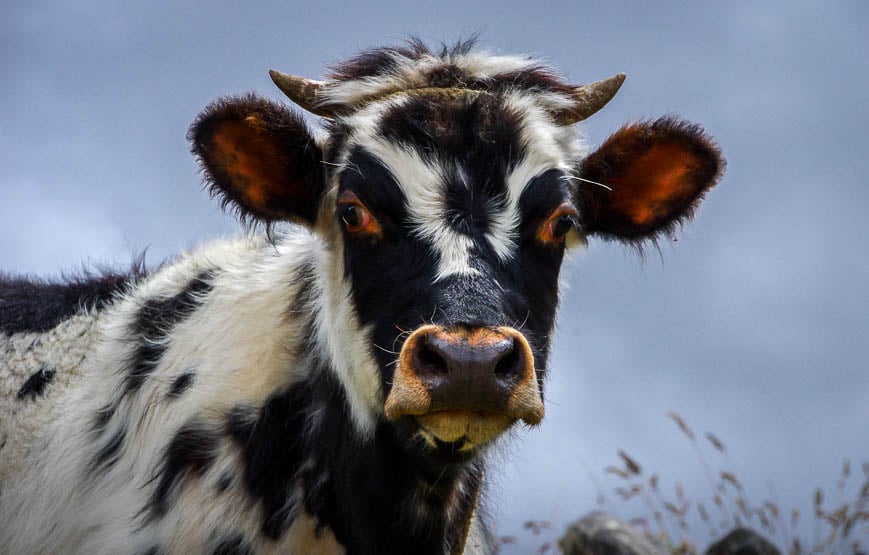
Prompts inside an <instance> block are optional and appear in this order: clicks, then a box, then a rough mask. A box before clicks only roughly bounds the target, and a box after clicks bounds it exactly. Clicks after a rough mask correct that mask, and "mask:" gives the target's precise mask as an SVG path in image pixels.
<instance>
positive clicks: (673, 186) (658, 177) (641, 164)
mask: <svg viewBox="0 0 869 555" xmlns="http://www.w3.org/2000/svg"><path fill="white" fill-rule="evenodd" d="M697 168H698V162H697V159H696V157H694V156H692V155H691V153H690V152H688V151H687V150H686V149H685V147H684V146H683V145H676V144H672V143H670V144H661V145H656V146H653V147H652V148H651V149H649V151H648V152H646V153H645V154H643V155H642V156H640V157H639V158H638V159H637V160H636V161H635V163H633V164H631V165H630V166H628V171H627V172H626V173H625V174H624V175H622V176H619V177H615V176H614V177H611V178H610V185H611V186H612V189H613V191H612V193H610V195H609V196H610V209H611V210H614V211H615V212H619V213H622V214H624V215H625V216H626V217H627V218H628V219H630V220H631V222H632V223H633V224H634V225H637V226H639V227H647V226H649V224H653V223H657V222H658V221H660V220H663V219H666V218H669V217H670V215H671V214H673V213H674V212H678V211H679V210H680V209H681V208H682V207H683V206H685V205H687V204H688V203H690V202H691V201H692V200H693V199H694V197H695V196H696V193H697V191H696V187H695V186H694V184H693V183H692V180H691V179H690V176H691V174H692V173H693V172H694V171H696V170H697Z"/></svg>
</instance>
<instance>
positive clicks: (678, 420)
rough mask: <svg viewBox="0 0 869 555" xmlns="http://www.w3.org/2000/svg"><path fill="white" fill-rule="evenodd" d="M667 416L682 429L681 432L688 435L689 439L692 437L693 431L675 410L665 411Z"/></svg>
mask: <svg viewBox="0 0 869 555" xmlns="http://www.w3.org/2000/svg"><path fill="white" fill-rule="evenodd" d="M667 416H669V417H670V419H671V420H673V422H675V423H676V425H677V426H679V429H680V430H682V433H683V434H685V435H686V436H688V438H689V439H692V440H693V439H694V431H693V430H691V428H689V427H688V424H686V423H685V420H684V419H683V418H682V417H681V416H679V415H678V414H677V413H676V412H674V411H672V410H671V411H670V412H668V413H667Z"/></svg>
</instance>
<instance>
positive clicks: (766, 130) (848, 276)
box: [0, 0, 869, 553]
mask: <svg viewBox="0 0 869 555" xmlns="http://www.w3.org/2000/svg"><path fill="white" fill-rule="evenodd" d="M867 29H869V4H867V3H865V2H859V1H854V2H837V3H832V2H827V3H818V2H797V1H794V2H780V3H777V5H769V4H765V3H759V2H717V3H714V4H713V3H709V4H707V5H705V6H701V5H700V3H699V2H698V3H682V2H669V1H658V2H645V3H636V4H634V3H625V2H607V3H606V4H605V5H604V4H603V3H599V4H593V3H586V2H578V1H575V0H574V1H573V2H553V3H548V4H547V3H540V2H491V3H487V2H468V1H466V0H464V1H461V2H453V1H449V2H437V3H429V4H428V5H426V6H411V5H410V3H388V2H381V1H373V0H372V1H368V2H364V3H363V2H358V3H355V4H353V5H349V6H339V5H337V4H329V5H322V3H315V2H307V3H298V2H277V1H272V2H266V3H257V4H256V5H255V6H251V5H250V4H249V3H246V2H224V1H211V2H177V1H172V2H170V1H166V0H148V1H141V0H131V1H128V2H108V1H105V0H80V1H77V2H68V1H60V0H11V1H5V2H3V3H2V5H0V83H2V86H0V268H2V269H3V270H6V271H12V272H21V273H32V274H39V275H57V274H59V273H60V272H61V271H71V270H75V269H77V268H80V267H81V265H82V264H83V263H87V264H106V263H109V264H114V265H117V266H123V265H125V264H127V263H128V261H129V260H130V258H131V256H132V255H134V254H135V253H138V252H139V251H141V250H142V249H144V248H146V247H147V248H148V260H149V262H151V263H152V264H153V263H156V262H159V261H160V260H163V259H165V258H166V257H168V256H171V255H172V254H173V253H177V252H179V251H180V250H182V249H184V248H188V247H191V246H193V245H195V244H197V243H200V242H203V241H206V240H208V239H209V238H213V237H217V236H220V235H225V234H229V233H235V232H237V231H238V226H237V225H236V224H235V222H233V221H232V219H231V218H230V217H228V216H225V215H223V214H221V212H220V211H219V210H218V208H217V206H216V203H214V202H212V201H210V200H209V199H208V197H207V195H206V194H205V193H203V192H202V190H201V189H200V181H199V178H198V176H197V175H196V167H195V164H194V161H193V159H192V157H191V156H190V155H189V154H188V146H187V144H186V142H185V139H184V135H185V132H186V129H187V126H188V125H189V123H190V122H191V121H192V120H193V118H194V117H195V116H196V114H197V113H198V111H199V110H200V109H202V108H203V107H204V106H205V105H206V104H207V103H208V102H209V101H210V100H212V99H214V98H215V97H217V96H220V95H225V94H232V93H239V92H244V91H249V90H253V91H257V92H259V93H261V94H264V95H267V96H270V97H273V98H280V94H279V93H277V92H276V91H275V90H273V87H272V85H271V83H270V81H269V79H268V75H267V69H268V68H271V67H275V68H279V69H282V70H284V71H288V72H292V73H297V74H304V75H308V76H312V77H316V76H317V75H319V74H320V73H321V72H322V71H323V68H324V66H325V65H326V64H327V63H329V62H332V61H337V60H339V59H342V58H344V57H346V56H348V55H351V54H353V53H355V52H356V51H358V50H359V49H361V48H364V47H368V46H375V45H380V44H394V43H396V42H397V41H398V40H400V39H401V38H402V37H404V36H407V35H408V34H416V35H419V36H421V37H422V38H424V39H426V40H428V41H430V42H437V41H441V40H446V41H452V40H454V39H456V38H459V37H462V36H467V35H469V34H471V33H473V32H476V31H480V32H481V43H482V44H483V45H486V46H488V47H491V48H492V49H495V50H499V51H503V52H507V53H532V54H538V55H542V56H544V57H546V58H547V59H549V60H551V61H552V62H553V63H555V64H556V65H557V66H559V67H560V68H562V69H563V70H564V72H565V73H566V74H567V75H568V76H569V77H570V78H571V79H572V80H574V81H575V82H587V81H591V80H596V79H600V78H602V77H606V76H609V75H611V74H613V73H616V72H619V71H624V72H626V73H627V74H628V80H627V82H626V84H625V86H624V87H623V89H622V91H621V92H620V93H619V95H618V96H617V97H616V99H615V100H614V101H613V102H612V103H611V104H610V105H609V106H608V107H607V108H606V109H605V110H604V111H603V112H601V113H599V114H598V115H595V116H594V117H593V118H592V119H591V120H590V121H589V122H588V123H587V125H586V126H585V129H586V131H587V133H588V135H589V139H590V140H591V141H592V142H594V143H599V142H601V141H602V140H603V139H604V138H605V137H606V135H607V134H608V133H610V132H612V131H614V130H615V129H616V127H617V126H618V125H619V124H620V123H621V122H623V121H625V120H628V119H631V118H640V117H649V116H656V115H661V114H665V113H678V114H681V115H683V116H685V117H687V118H688V119H692V120H695V121H698V122H700V123H702V124H703V125H704V126H705V127H706V128H707V129H708V130H709V131H710V132H711V133H712V134H713V135H714V136H715V137H716V138H717V139H718V141H719V142H720V144H721V146H722V148H723V151H724V153H725V155H726V157H727V159H728V171H727V174H726V176H725V178H724V180H723V182H722V183H721V184H720V185H719V187H718V188H717V189H716V190H714V191H713V192H712V193H711V194H710V195H709V196H708V198H707V201H706V203H705V205H704V208H703V210H702V211H701V213H700V215H699V217H698V218H697V221H696V222H695V223H694V224H692V225H691V226H689V227H688V228H687V229H686V230H685V232H684V233H682V234H681V235H680V236H679V241H678V242H676V243H672V244H664V245H663V247H662V249H661V254H660V256H658V254H657V253H655V252H652V253H650V255H649V256H648V257H647V258H646V260H645V261H642V260H640V259H638V258H637V257H636V256H634V255H632V254H631V253H630V252H628V251H626V250H625V249H623V248H621V247H619V246H616V245H612V244H592V245H591V247H590V249H589V250H588V251H587V252H585V253H583V254H580V255H579V256H577V257H576V258H575V260H574V261H573V263H572V264H570V267H569V270H568V273H567V276H568V277H567V279H566V281H567V283H568V285H569V290H568V291H567V292H566V293H565V294H564V302H563V305H562V311H561V318H560V332H559V338H558V341H557V343H556V351H555V355H554V360H553V363H552V371H551V380H550V381H549V384H548V395H549V401H550V403H549V406H548V414H547V420H546V421H545V422H544V424H543V425H542V426H541V427H540V429H538V430H534V431H530V432H528V431H523V432H520V433H519V434H518V437H517V439H516V440H515V441H513V442H512V444H511V445H510V446H509V447H508V448H507V449H505V452H506V454H505V455H503V456H502V457H501V459H502V462H501V463H500V465H499V467H500V468H499V469H498V470H493V471H492V472H490V477H492V478H494V481H495V482H496V484H495V486H494V488H493V491H492V494H493V495H492V496H491V498H492V503H491V506H492V510H493V513H494V515H495V516H496V520H497V522H498V525H499V531H500V532H501V533H512V534H517V535H519V536H520V537H525V536H527V534H525V533H523V532H522V531H521V529H520V528H521V523H522V522H523V521H524V520H527V519H531V518H534V519H551V520H552V521H553V522H554V523H555V524H556V528H557V529H558V530H559V531H560V530H561V528H562V527H563V525H564V523H566V522H568V521H570V520H572V519H575V518H577V517H579V516H581V515H582V514H584V513H585V512H587V511H588V510H590V509H592V508H593V507H594V506H595V497H596V491H595V488H594V485H593V483H592V480H591V479H590V477H589V472H587V471H586V470H585V468H588V469H590V470H591V474H593V475H594V476H595V478H596V479H597V480H599V481H600V482H601V484H602V485H603V487H604V489H605V490H607V492H609V491H610V490H611V489H612V488H613V487H614V486H616V485H618V482H617V480H616V479H614V478H613V477H612V476H609V475H605V474H604V473H603V468H604V467H605V466H607V465H609V464H614V463H616V462H617V456H616V451H617V450H618V449H625V450H626V451H627V452H628V453H630V454H631V455H632V456H633V457H635V458H637V459H639V461H640V462H641V463H643V464H644V466H645V467H646V468H647V469H648V471H658V472H660V473H661V475H662V482H663V483H664V485H665V488H666V489H667V495H668V497H672V494H671V493H670V492H671V491H672V484H673V482H674V481H675V480H677V479H678V480H680V481H681V482H682V483H683V484H684V485H685V489H686V492H687V495H688V497H689V498H709V496H710V495H711V493H710V488H709V486H708V485H707V483H706V481H705V478H704V474H703V471H702V470H701V467H700V465H699V464H698V462H697V457H696V455H695V453H694V451H693V450H692V447H691V445H690V444H689V443H688V442H687V440H686V439H685V438H684V436H682V435H681V434H680V433H679V432H678V430H677V429H676V427H675V426H674V425H673V424H672V422H670V421H669V420H668V419H667V418H666V416H665V415H666V413H667V411H669V410H675V411H677V412H678V413H680V414H682V415H683V416H684V417H685V418H686V419H687V420H688V421H689V424H691V425H692V426H693V427H694V428H695V429H696V431H698V432H701V431H706V430H709V431H713V432H714V433H715V434H716V435H718V436H719V437H720V438H722V439H723V440H724V442H725V443H726V444H727V446H728V450H729V457H730V460H731V461H732V467H733V468H734V469H735V471H736V473H737V475H738V476H739V477H740V479H742V480H743V482H745V483H746V484H747V485H748V486H750V489H751V491H750V493H749V495H750V501H752V502H753V503H757V502H759V501H760V500H761V499H768V498H769V495H770V494H769V491H770V489H769V484H773V485H774V488H775V491H776V493H777V498H778V501H779V503H780V505H782V506H783V507H785V508H791V507H800V508H801V509H802V511H803V513H804V514H805V515H806V516H808V513H809V512H810V511H809V509H810V506H811V501H810V500H811V497H812V495H813V490H814V487H816V486H821V487H824V488H825V489H827V490H831V489H833V488H834V486H835V482H836V478H837V475H838V472H839V469H840V465H841V461H842V460H843V459H845V458H848V459H851V460H852V461H854V462H855V463H859V462H861V461H866V460H869V372H867V370H869V341H867V336H869V333H867V332H869V324H867V321H869V318H867V314H869V285H867V284H869V256H867V255H869V252H867V247H866V241H867V239H869V224H867V219H866V218H865V216H864V213H865V210H866V209H867V206H869V187H867V185H869V183H867V178H869V162H867V160H869V157H867V155H866V148H867V146H869V140H867V139H869V108H867V106H869V105H867V102H866V97H867V93H869V56H867V52H869V39H867V32H866V30H867ZM708 457H709V460H710V461H711V463H712V464H713V466H716V465H717V464H718V461H719V460H720V458H719V457H716V456H714V453H712V452H711V451H709V453H708ZM609 497H610V499H611V501H613V507H614V508H616V509H618V511H619V513H620V514H621V516H623V517H631V516H636V515H637V514H641V513H642V512H643V510H642V507H641V506H639V505H636V506H635V505H625V504H621V503H618V502H616V500H615V496H613V495H610V496H609ZM805 518H806V517H804V520H805ZM804 530H805V531H808V532H811V530H812V528H811V527H805V528H804ZM699 532H700V533H699V534H698V535H700V536H702V535H703V533H702V530H699ZM806 535H807V537H808V539H809V540H811V533H808V534H806ZM528 545H529V544H527V543H526V544H521V545H520V546H519V547H517V548H514V549H513V551H515V552H517V553H518V552H522V551H523V550H524V549H528Z"/></svg>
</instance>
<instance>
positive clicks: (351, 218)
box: [341, 204, 371, 233]
mask: <svg viewBox="0 0 869 555" xmlns="http://www.w3.org/2000/svg"><path fill="white" fill-rule="evenodd" d="M341 221H342V222H344V227H345V228H346V229H347V231H350V232H351V233H352V232H356V231H362V230H363V229H365V226H366V225H368V224H369V223H370V222H371V214H369V213H368V210H366V209H364V208H362V207H361V206H359V205H357V204H347V205H344V207H343V208H341Z"/></svg>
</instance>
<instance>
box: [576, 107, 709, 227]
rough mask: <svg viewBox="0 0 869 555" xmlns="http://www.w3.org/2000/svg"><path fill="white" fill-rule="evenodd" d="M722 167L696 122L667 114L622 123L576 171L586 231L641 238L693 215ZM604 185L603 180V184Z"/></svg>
mask: <svg viewBox="0 0 869 555" xmlns="http://www.w3.org/2000/svg"><path fill="white" fill-rule="evenodd" d="M723 172H724V159H723V158H722V157H721V152H720V151H719V149H718V146H717V145H716V144H715V143H714V142H713V141H712V140H711V139H710V138H709V137H708V136H707V135H706V133H705V132H704V131H703V129H702V128H700V127H699V126H697V125H694V124H691V123H688V122H685V121H682V120H679V119H675V118H672V117H665V118H661V119H658V120H655V121H650V122H649V121H644V122H637V123H631V124H628V125H625V126H624V127H622V128H621V129H619V130H618V131H617V132H616V133H614V134H613V135H612V136H611V137H609V138H608V139H607V140H606V141H605V142H604V143H603V144H602V145H601V146H600V148H598V149H597V150H596V151H594V152H593V153H592V154H591V155H589V156H588V158H586V159H585V160H584V161H583V163H582V166H581V167H580V172H579V176H580V177H581V178H582V179H583V180H585V179H587V180H589V181H593V182H595V183H597V184H592V183H588V182H587V181H579V182H578V189H579V194H578V197H579V203H580V205H581V210H580V212H581V214H582V215H581V223H582V226H583V228H584V230H585V232H586V233H588V234H592V235H595V234H596V235H599V236H602V237H605V238H609V239H617V240H622V241H626V242H633V243H639V242H640V241H642V240H643V239H652V240H654V239H655V238H656V237H657V235H658V234H660V233H665V232H669V231H672V230H673V228H675V227H677V226H679V225H680V224H681V223H683V222H684V221H686V220H688V219H690V218H691V216H692V215H693V212H694V210H695V208H696V207H697V205H698V204H699V203H700V201H701V200H702V198H703V195H704V194H705V193H706V191H708V190H709V189H711V188H712V187H713V186H715V183H716V182H717V181H718V179H719V178H720V177H721V175H722V173H723ZM601 185H603V186H601Z"/></svg>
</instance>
